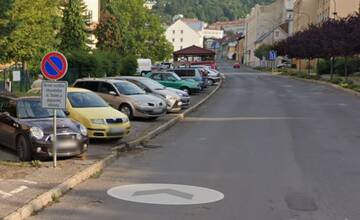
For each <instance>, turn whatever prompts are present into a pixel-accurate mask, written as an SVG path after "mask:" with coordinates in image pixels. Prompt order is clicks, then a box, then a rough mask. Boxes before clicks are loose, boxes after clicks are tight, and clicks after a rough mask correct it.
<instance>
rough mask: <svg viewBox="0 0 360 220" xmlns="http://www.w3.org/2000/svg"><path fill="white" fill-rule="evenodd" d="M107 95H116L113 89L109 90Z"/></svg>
mask: <svg viewBox="0 0 360 220" xmlns="http://www.w3.org/2000/svg"><path fill="white" fill-rule="evenodd" d="M109 95H113V96H117V94H116V92H114V91H110V92H109Z"/></svg>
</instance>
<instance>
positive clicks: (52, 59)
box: [41, 51, 68, 80]
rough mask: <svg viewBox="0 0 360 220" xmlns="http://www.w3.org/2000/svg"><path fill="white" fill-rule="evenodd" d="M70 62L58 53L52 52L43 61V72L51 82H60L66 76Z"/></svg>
mask: <svg viewBox="0 0 360 220" xmlns="http://www.w3.org/2000/svg"><path fill="white" fill-rule="evenodd" d="M67 69H68V62H67V60H66V57H65V56H64V55H63V54H62V53H60V52H57V51H54V52H50V53H48V54H46V55H45V56H44V58H43V59H42V61H41V72H42V74H43V75H44V77H45V78H47V79H49V80H59V79H61V78H63V77H64V76H65V75H66V72H67Z"/></svg>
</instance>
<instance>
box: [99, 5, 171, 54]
mask: <svg viewBox="0 0 360 220" xmlns="http://www.w3.org/2000/svg"><path fill="white" fill-rule="evenodd" d="M143 4H144V1H143V0H118V1H109V2H108V4H106V7H105V9H104V10H103V11H102V15H103V16H102V17H103V18H102V19H101V21H100V24H99V25H98V29H97V31H96V35H97V38H98V39H99V41H98V45H97V46H98V48H101V49H105V50H115V51H116V52H117V53H119V54H120V55H122V56H125V55H129V54H131V55H134V56H135V57H138V58H139V57H143V58H150V59H152V60H153V61H161V60H164V59H167V58H169V57H170V56H171V52H172V47H171V45H170V43H168V42H167V40H166V39H165V36H164V33H165V30H164V28H163V27H162V24H161V22H160V19H159V17H158V16H157V15H155V14H153V13H152V12H151V11H150V10H148V9H146V8H145V7H144V6H143Z"/></svg>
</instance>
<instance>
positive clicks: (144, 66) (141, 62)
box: [137, 59, 152, 76]
mask: <svg viewBox="0 0 360 220" xmlns="http://www.w3.org/2000/svg"><path fill="white" fill-rule="evenodd" d="M137 63H138V69H137V72H138V73H140V74H141V75H142V76H144V75H146V74H147V73H149V72H151V67H152V63H151V59H137Z"/></svg>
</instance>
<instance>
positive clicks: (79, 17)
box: [59, 0, 90, 51]
mask: <svg viewBox="0 0 360 220" xmlns="http://www.w3.org/2000/svg"><path fill="white" fill-rule="evenodd" d="M86 12H87V10H86V5H85V3H84V2H83V0H68V1H67V2H66V3H65V5H64V9H63V18H62V23H63V25H62V27H61V30H60V33H59V38H60V39H61V43H60V49H61V50H62V51H71V50H87V49H89V47H88V43H90V40H89V30H88V25H89V21H88V17H87V15H86Z"/></svg>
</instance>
